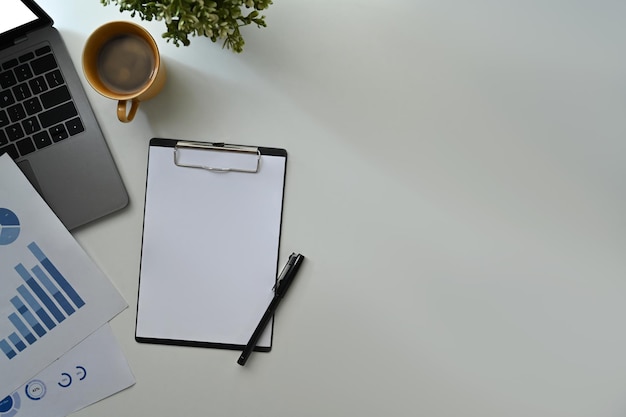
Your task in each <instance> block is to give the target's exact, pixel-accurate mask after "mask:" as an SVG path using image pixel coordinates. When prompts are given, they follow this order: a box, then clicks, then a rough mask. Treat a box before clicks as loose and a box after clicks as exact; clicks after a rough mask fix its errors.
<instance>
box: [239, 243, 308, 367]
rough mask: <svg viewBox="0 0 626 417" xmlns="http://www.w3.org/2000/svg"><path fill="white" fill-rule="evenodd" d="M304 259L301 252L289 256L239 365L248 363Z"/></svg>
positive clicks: (240, 357)
mask: <svg viewBox="0 0 626 417" xmlns="http://www.w3.org/2000/svg"><path fill="white" fill-rule="evenodd" d="M302 261H304V256H303V255H301V254H299V253H297V254H296V253H292V254H291V255H290V256H289V259H288V260H287V264H286V265H285V267H284V268H283V270H282V272H281V273H280V275H279V276H278V280H277V282H276V290H275V291H274V298H272V301H271V302H270V305H269V306H268V307H267V310H265V314H263V317H261V321H260V322H259V324H258V325H257V326H256V329H254V333H252V336H251V337H250V341H248V344H247V345H246V347H245V348H244V349H243V352H241V356H239V359H238V360H237V363H238V364H239V365H241V366H243V365H245V364H246V361H247V360H248V357H250V354H251V353H252V350H253V349H254V347H255V346H256V342H257V341H258V340H259V337H261V334H262V333H263V330H265V328H266V327H267V323H268V322H269V321H270V319H271V318H272V316H273V315H274V312H275V311H276V308H277V307H278V304H280V301H281V300H282V298H283V297H284V296H285V293H286V292H287V290H288V289H289V286H290V285H291V283H292V282H293V279H294V278H295V276H296V273H297V272H298V269H300V265H302Z"/></svg>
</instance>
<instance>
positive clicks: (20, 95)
mask: <svg viewBox="0 0 626 417" xmlns="http://www.w3.org/2000/svg"><path fill="white" fill-rule="evenodd" d="M12 90H13V95H14V96H15V98H16V99H17V100H18V101H22V100H26V99H27V98H28V97H30V96H32V95H33V93H31V92H30V88H28V84H26V83H22V84H18V85H16V86H15V87H13V88H12Z"/></svg>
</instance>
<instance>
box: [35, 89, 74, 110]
mask: <svg viewBox="0 0 626 417" xmlns="http://www.w3.org/2000/svg"><path fill="white" fill-rule="evenodd" d="M39 98H40V99H41V104H43V107H44V109H49V108H50V107H54V106H56V105H57V104H61V103H65V102H66V101H68V100H71V98H72V96H71V95H70V90H68V89H67V86H65V85H62V86H61V87H57V88H55V89H53V90H50V91H46V92H45V93H43V94H42V95H41V96H40V97H39Z"/></svg>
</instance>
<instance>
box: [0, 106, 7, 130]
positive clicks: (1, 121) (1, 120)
mask: <svg viewBox="0 0 626 417" xmlns="http://www.w3.org/2000/svg"><path fill="white" fill-rule="evenodd" d="M8 124H9V115H8V114H7V112H6V111H4V110H0V127H4V126H6V125H8Z"/></svg>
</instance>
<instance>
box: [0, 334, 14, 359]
mask: <svg viewBox="0 0 626 417" xmlns="http://www.w3.org/2000/svg"><path fill="white" fill-rule="evenodd" d="M0 350H2V353H4V354H5V355H6V357H7V358H9V359H13V358H14V357H15V355H17V353H15V351H14V350H13V349H12V348H11V345H9V344H8V343H7V341H6V340H5V339H2V340H0Z"/></svg>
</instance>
